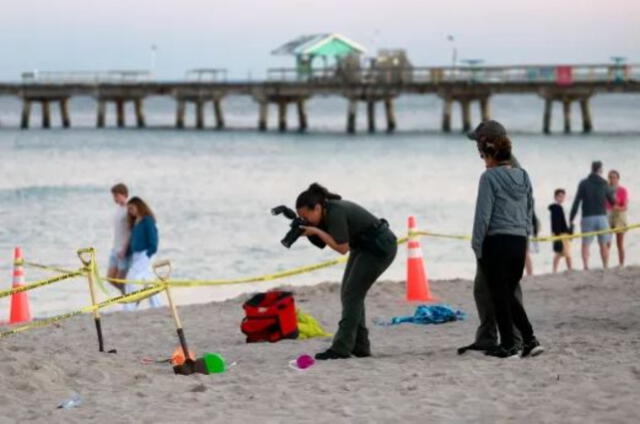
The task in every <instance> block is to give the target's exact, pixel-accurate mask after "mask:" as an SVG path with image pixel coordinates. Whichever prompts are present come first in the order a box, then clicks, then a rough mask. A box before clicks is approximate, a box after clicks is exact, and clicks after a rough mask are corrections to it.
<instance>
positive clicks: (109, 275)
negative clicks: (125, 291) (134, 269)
mask: <svg viewBox="0 0 640 424" xmlns="http://www.w3.org/2000/svg"><path fill="white" fill-rule="evenodd" d="M118 275H119V273H118V268H109V270H108V271H107V278H120V277H118ZM109 284H111V285H112V286H113V287H115V288H117V289H118V290H120V291H122V285H121V284H116V283H114V282H111V281H109Z"/></svg>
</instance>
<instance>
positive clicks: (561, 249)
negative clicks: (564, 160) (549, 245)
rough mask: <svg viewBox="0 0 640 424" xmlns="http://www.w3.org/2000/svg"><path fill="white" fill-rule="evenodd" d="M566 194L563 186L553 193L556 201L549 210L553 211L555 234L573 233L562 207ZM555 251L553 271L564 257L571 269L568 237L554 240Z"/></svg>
mask: <svg viewBox="0 0 640 424" xmlns="http://www.w3.org/2000/svg"><path fill="white" fill-rule="evenodd" d="M565 195H566V192H565V190H564V189H563V188H558V189H556V191H555V192H554V193H553V198H554V199H555V202H554V203H552V204H550V205H549V212H551V234H553V235H554V236H559V235H563V234H571V233H572V231H571V229H570V228H569V226H568V225H567V218H566V217H565V214H564V209H563V208H562V203H563V202H564V198H565ZM553 251H554V252H555V256H554V257H553V272H554V273H555V272H558V264H559V263H560V259H562V258H564V259H565V261H566V262H567V269H568V270H569V271H571V269H572V268H571V242H570V241H569V240H567V239H564V240H556V241H554V242H553Z"/></svg>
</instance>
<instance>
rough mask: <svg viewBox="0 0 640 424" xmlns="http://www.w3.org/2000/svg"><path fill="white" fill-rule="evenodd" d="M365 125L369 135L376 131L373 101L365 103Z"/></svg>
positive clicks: (374, 104)
mask: <svg viewBox="0 0 640 424" xmlns="http://www.w3.org/2000/svg"><path fill="white" fill-rule="evenodd" d="M367 124H368V126H369V132H370V133H372V132H375V131H376V102H375V101H374V100H368V101H367Z"/></svg>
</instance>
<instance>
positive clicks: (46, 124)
mask: <svg viewBox="0 0 640 424" xmlns="http://www.w3.org/2000/svg"><path fill="white" fill-rule="evenodd" d="M40 104H41V105H42V128H51V108H50V107H49V100H42V102H40Z"/></svg>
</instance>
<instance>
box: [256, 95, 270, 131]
mask: <svg viewBox="0 0 640 424" xmlns="http://www.w3.org/2000/svg"><path fill="white" fill-rule="evenodd" d="M268 113H269V103H268V102H267V101H266V100H263V101H261V102H260V112H259V116H258V130H260V131H266V130H267V118H268Z"/></svg>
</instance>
